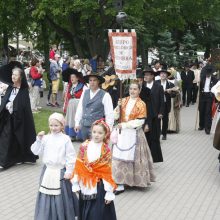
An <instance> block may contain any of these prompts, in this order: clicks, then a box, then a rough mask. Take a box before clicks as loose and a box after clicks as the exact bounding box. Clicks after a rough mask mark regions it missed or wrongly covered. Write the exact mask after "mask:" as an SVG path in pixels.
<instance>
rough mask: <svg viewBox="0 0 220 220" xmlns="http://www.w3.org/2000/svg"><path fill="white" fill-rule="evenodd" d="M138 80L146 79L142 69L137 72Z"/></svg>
mask: <svg viewBox="0 0 220 220" xmlns="http://www.w3.org/2000/svg"><path fill="white" fill-rule="evenodd" d="M136 78H141V79H143V78H144V74H143V71H142V69H141V68H137V70H136Z"/></svg>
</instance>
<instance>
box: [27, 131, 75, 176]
mask: <svg viewBox="0 0 220 220" xmlns="http://www.w3.org/2000/svg"><path fill="white" fill-rule="evenodd" d="M31 150H32V152H33V153H34V154H35V155H42V157H43V163H44V164H46V165H49V166H53V167H58V168H61V169H62V168H64V167H66V172H65V173H66V174H67V173H68V174H71V173H72V172H73V169H74V166H75V162H76V152H75V149H74V147H73V145H72V142H71V140H70V138H69V136H67V135H65V134H63V133H62V132H60V133H57V134H48V135H45V136H44V137H43V138H42V140H40V139H39V138H37V140H36V141H35V142H34V144H32V146H31Z"/></svg>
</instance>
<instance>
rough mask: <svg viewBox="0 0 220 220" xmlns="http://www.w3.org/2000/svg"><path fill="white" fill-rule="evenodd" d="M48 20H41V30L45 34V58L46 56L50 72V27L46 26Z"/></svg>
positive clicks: (46, 63) (46, 66)
mask: <svg viewBox="0 0 220 220" xmlns="http://www.w3.org/2000/svg"><path fill="white" fill-rule="evenodd" d="M45 23H46V21H45V20H44V21H42V22H41V32H42V36H43V48H44V58H45V61H44V62H45V69H46V72H47V73H49V71H50V61H49V52H50V46H49V33H48V29H47V28H44V24H45Z"/></svg>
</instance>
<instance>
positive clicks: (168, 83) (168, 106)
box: [156, 80, 174, 113]
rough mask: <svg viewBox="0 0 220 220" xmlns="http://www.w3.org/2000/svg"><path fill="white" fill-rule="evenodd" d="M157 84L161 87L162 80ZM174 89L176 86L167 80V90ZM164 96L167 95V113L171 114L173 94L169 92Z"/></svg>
mask: <svg viewBox="0 0 220 220" xmlns="http://www.w3.org/2000/svg"><path fill="white" fill-rule="evenodd" d="M156 82H157V83H159V84H160V85H161V80H158V81H156ZM173 87H174V84H173V83H171V82H169V81H168V80H167V85H166V89H171V88H173ZM164 94H165V97H166V102H165V105H166V107H167V111H168V113H169V112H170V110H171V94H170V93H167V92H165V93H164Z"/></svg>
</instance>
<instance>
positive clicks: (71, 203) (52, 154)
mask: <svg viewBox="0 0 220 220" xmlns="http://www.w3.org/2000/svg"><path fill="white" fill-rule="evenodd" d="M48 121H49V127H50V133H49V134H47V135H45V132H44V131H41V132H40V133H38V136H37V140H36V141H35V143H34V144H33V145H32V146H31V150H32V152H33V153H34V154H35V155H42V157H43V163H44V164H45V165H44V167H43V169H42V173H41V177H40V187H39V192H38V196H37V201H36V207H35V217H34V219H35V220H55V219H57V220H75V217H76V216H78V199H77V196H76V194H75V193H73V192H72V189H71V187H72V186H71V182H70V180H69V179H70V177H71V174H72V172H73V169H74V165H75V161H76V153H75V150H74V147H73V145H72V143H71V140H70V138H69V136H67V135H65V134H64V133H63V130H64V123H65V120H64V117H63V115H62V114H60V113H53V114H52V115H50V117H49V120H48Z"/></svg>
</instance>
